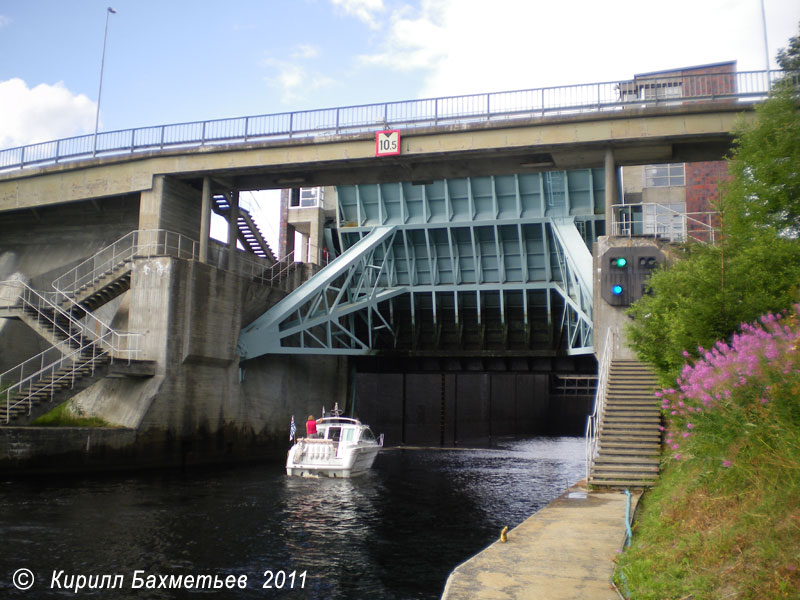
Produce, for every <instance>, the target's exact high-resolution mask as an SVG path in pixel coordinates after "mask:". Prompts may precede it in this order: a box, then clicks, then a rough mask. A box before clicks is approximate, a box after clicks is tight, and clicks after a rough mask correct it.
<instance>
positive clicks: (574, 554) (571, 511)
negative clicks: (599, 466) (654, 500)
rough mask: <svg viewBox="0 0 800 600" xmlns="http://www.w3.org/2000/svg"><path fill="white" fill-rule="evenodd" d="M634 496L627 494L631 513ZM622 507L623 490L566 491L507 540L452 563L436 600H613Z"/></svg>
mask: <svg viewBox="0 0 800 600" xmlns="http://www.w3.org/2000/svg"><path fill="white" fill-rule="evenodd" d="M640 495H641V494H640V492H632V493H631V496H632V498H631V514H632V513H633V510H634V509H635V508H636V503H637V502H638V501H639V497H640ZM625 504H626V496H625V494H624V493H623V492H616V491H611V492H606V491H604V492H587V491H586V485H585V482H581V483H579V484H577V485H575V486H573V487H571V488H570V489H569V490H567V491H566V492H564V494H562V495H561V497H560V498H558V499H556V500H554V501H553V502H551V503H550V504H549V505H547V506H546V507H544V508H543V509H541V510H540V511H539V512H537V513H536V514H534V515H533V516H531V517H529V518H528V519H527V520H526V521H524V522H523V523H522V524H521V525H519V526H518V527H516V528H514V529H512V530H511V531H509V532H508V541H507V542H505V543H502V542H500V541H497V542H495V543H493V544H492V545H491V546H489V547H488V548H486V549H485V550H483V551H482V552H481V553H480V554H477V555H475V556H474V557H472V558H471V559H469V560H468V561H467V562H465V563H463V564H461V565H459V566H458V567H457V568H456V569H455V570H454V571H453V572H452V573H451V574H450V577H449V578H448V580H447V585H446V586H445V588H444V594H443V595H442V600H462V599H463V600H466V599H469V600H522V599H528V598H529V599H531V600H562V599H563V600H619V596H618V595H617V592H616V591H615V590H614V589H613V588H612V587H611V586H610V585H609V580H610V579H611V574H612V573H613V571H614V562H613V561H614V559H615V558H616V556H617V554H618V551H619V550H621V549H622V546H623V544H624V542H625ZM499 533H500V532H498V538H499Z"/></svg>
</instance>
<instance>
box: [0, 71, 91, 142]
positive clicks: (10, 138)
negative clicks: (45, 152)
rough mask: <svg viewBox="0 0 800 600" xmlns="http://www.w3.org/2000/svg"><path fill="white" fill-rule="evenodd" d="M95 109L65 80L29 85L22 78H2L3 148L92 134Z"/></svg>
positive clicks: (0, 125)
mask: <svg viewBox="0 0 800 600" xmlns="http://www.w3.org/2000/svg"><path fill="white" fill-rule="evenodd" d="M96 108H97V105H96V104H95V103H94V102H92V101H91V100H89V98H87V97H86V96H85V95H83V94H73V93H72V92H71V91H69V90H68V89H67V88H66V87H65V86H64V83H63V82H58V83H56V84H55V85H49V84H46V83H42V84H39V85H37V86H36V87H34V88H28V85H27V84H26V83H25V82H24V81H23V80H22V79H18V78H14V79H9V80H7V81H0V115H3V118H2V119H0V148H8V147H13V146H23V145H25V144H33V143H36V142H42V141H48V140H55V139H58V138H64V137H71V136H73V135H80V134H84V133H90V132H92V131H94V120H95V110H96Z"/></svg>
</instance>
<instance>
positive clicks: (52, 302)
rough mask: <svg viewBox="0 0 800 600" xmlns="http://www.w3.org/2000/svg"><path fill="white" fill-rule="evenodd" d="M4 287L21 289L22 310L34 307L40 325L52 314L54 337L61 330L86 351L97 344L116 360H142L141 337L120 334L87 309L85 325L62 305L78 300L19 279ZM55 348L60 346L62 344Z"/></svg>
mask: <svg viewBox="0 0 800 600" xmlns="http://www.w3.org/2000/svg"><path fill="white" fill-rule="evenodd" d="M0 285H2V286H7V287H15V288H20V290H21V292H20V294H19V296H18V298H19V303H20V308H24V307H25V306H30V307H31V308H33V309H34V311H36V315H37V317H36V318H37V322H39V323H41V322H42V315H43V312H44V311H52V314H53V319H52V321H51V322H50V323H51V325H52V330H53V335H54V337H55V331H56V329H57V328H58V329H60V330H61V333H62V335H64V336H65V337H66V343H67V344H69V343H70V341H72V342H74V343H75V344H76V345H78V346H79V347H82V348H83V347H87V346H89V345H91V344H93V343H95V342H97V343H101V344H102V345H103V346H105V347H106V349H107V350H108V351H109V352H110V354H111V358H112V360H113V359H115V358H118V359H123V360H125V359H127V360H134V359H136V358H138V355H139V351H140V350H139V343H138V342H139V338H140V337H141V334H138V333H130V332H121V331H116V330H115V329H113V328H111V327H110V326H109V325H107V324H106V323H104V322H103V321H101V320H100V319H98V318H97V317H96V316H95V315H94V314H92V313H91V312H89V311H86V310H84V312H85V314H84V316H83V317H81V319H84V320H85V321H86V322H85V323H81V321H80V319H77V318H75V317H74V316H73V315H72V314H71V313H70V312H69V311H67V310H64V308H63V307H62V306H61V305H60V304H59V300H61V299H62V297H63V298H66V299H67V300H68V301H70V302H71V303H72V304H73V305H75V306H78V305H77V304H76V303H75V302H74V300H72V299H71V298H70V297H69V296H66V295H64V294H63V293H62V292H59V291H56V292H45V293H40V292H38V291H36V290H35V289H33V288H32V287H31V286H29V285H28V284H27V283H25V282H24V281H21V280H19V279H15V280H12V281H2V282H0ZM58 318H61V319H63V320H65V321H66V322H67V327H68V328H67V329H66V330H65V329H63V328H61V327H60V326H59V325H58V324H57V322H56V320H57V319H58ZM87 340H88V341H87ZM131 340H135V343H133V344H131V343H130V341H131ZM123 342H124V343H123ZM54 345H55V346H56V347H57V346H58V345H60V344H54Z"/></svg>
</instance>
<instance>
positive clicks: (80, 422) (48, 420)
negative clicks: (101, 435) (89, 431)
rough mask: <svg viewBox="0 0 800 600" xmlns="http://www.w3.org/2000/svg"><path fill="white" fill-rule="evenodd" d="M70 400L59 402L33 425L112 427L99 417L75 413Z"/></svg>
mask: <svg viewBox="0 0 800 600" xmlns="http://www.w3.org/2000/svg"><path fill="white" fill-rule="evenodd" d="M68 405H69V400H68V401H66V402H64V403H63V404H59V405H58V406H56V407H55V408H54V409H53V410H51V411H50V412H48V413H46V414H44V415H42V416H41V417H39V418H38V419H36V420H34V421H33V422H32V423H31V425H32V426H37V427H111V425H110V424H109V423H107V422H106V421H104V420H103V419H101V418H99V417H82V416H80V415H76V414H74V413H73V412H72V411H71V410H70V408H69V406H68Z"/></svg>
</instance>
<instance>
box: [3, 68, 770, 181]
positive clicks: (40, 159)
mask: <svg viewBox="0 0 800 600" xmlns="http://www.w3.org/2000/svg"><path fill="white" fill-rule="evenodd" d="M784 75H785V73H784V72H783V71H779V70H773V71H746V72H741V73H715V74H705V75H680V76H674V77H673V76H664V77H658V78H657V79H636V80H620V81H608V82H601V83H585V84H578V85H567V86H557V87H543V88H535V89H527V90H516V91H507V92H492V93H486V94H470V95H466V96H447V97H441V98H427V99H422V100H405V101H398V102H384V103H380V104H362V105H357V106H346V107H339V108H326V109H319V110H305V111H297V112H285V113H277V114H268V115H254V116H247V117H236V118H229V119H214V120H209V121H194V122H190V123H173V124H169V125H157V126H153V127H137V128H134V129H123V130H117V131H106V132H102V133H99V134H97V136H95V135H93V134H87V135H81V136H75V137H70V138H64V139H60V140H53V141H47V142H41V143H38V144H30V145H27V146H20V147H17V148H9V149H5V150H0V172H2V171H6V170H11V169H22V168H24V167H28V166H35V165H46V164H54V163H59V162H61V161H66V160H77V159H81V158H92V157H95V156H113V155H126V154H136V153H140V152H146V151H162V150H167V149H177V148H194V147H201V146H206V145H213V144H237V143H249V142H259V141H265V140H288V139H295V138H309V137H314V136H320V135H340V134H346V133H364V132H371V131H377V130H380V129H389V128H403V129H413V128H415V127H431V126H439V125H455V124H466V123H477V122H481V121H484V122H485V121H495V120H506V119H515V118H530V117H544V116H548V115H565V114H579V113H586V112H597V111H604V110H622V109H624V108H626V107H640V106H649V105H665V104H682V103H685V102H695V101H710V100H721V99H736V100H739V101H750V102H752V101H758V100H761V99H764V98H766V97H767V95H768V94H769V91H770V89H771V88H772V86H773V84H774V82H775V81H777V80H778V79H781V78H782V77H783V76H784Z"/></svg>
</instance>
